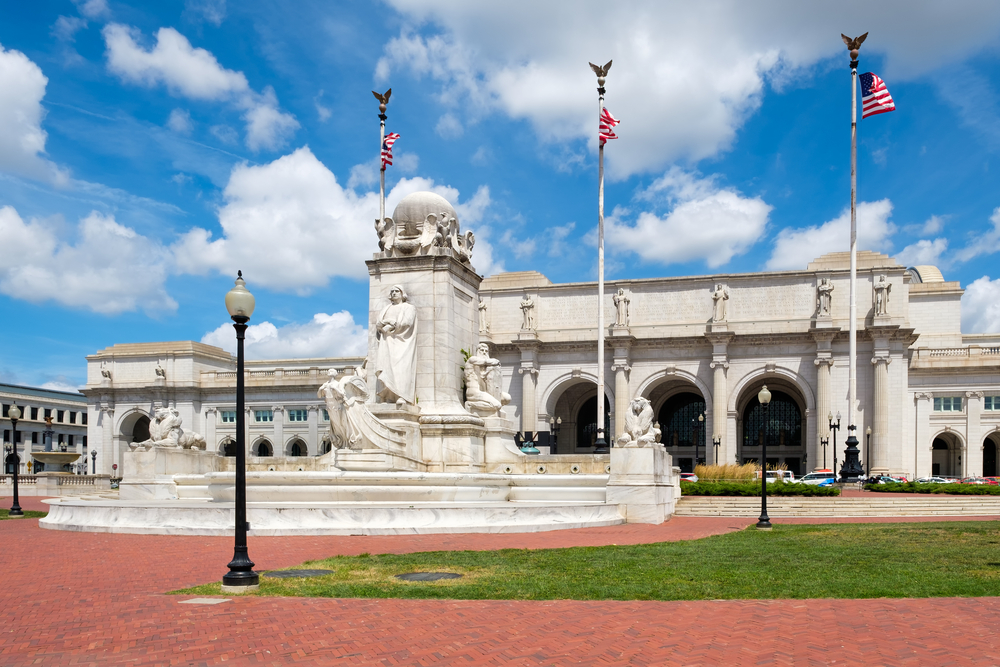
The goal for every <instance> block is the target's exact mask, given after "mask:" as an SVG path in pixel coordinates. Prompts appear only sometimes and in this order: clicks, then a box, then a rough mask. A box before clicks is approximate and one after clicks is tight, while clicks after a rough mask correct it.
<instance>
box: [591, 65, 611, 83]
mask: <svg viewBox="0 0 1000 667" xmlns="http://www.w3.org/2000/svg"><path fill="white" fill-rule="evenodd" d="M611 63H612V61H611V60H609V61H608V64H607V65H605V66H604V67H601V66H599V65H595V64H594V63H589V65H590V69H592V70H594V74H596V75H597V76H598V77H599V78H601V79H603V78H604V77H606V76H607V75H608V70H610V69H611Z"/></svg>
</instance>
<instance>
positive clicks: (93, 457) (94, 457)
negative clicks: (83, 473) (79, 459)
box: [90, 449, 97, 475]
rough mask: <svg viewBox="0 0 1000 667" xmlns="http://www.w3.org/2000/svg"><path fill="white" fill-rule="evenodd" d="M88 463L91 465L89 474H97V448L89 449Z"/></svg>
mask: <svg viewBox="0 0 1000 667" xmlns="http://www.w3.org/2000/svg"><path fill="white" fill-rule="evenodd" d="M90 463H91V465H92V466H93V468H91V472H90V474H91V475H96V474H97V450H96V449H92V450H90Z"/></svg>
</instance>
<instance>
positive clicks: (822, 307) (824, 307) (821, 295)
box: [816, 278, 833, 317]
mask: <svg viewBox="0 0 1000 667" xmlns="http://www.w3.org/2000/svg"><path fill="white" fill-rule="evenodd" d="M831 292H833V283H831V282H830V279H829V278H823V280H821V281H820V283H819V285H817V286H816V313H817V315H819V316H820V317H829V315H830V302H831V297H832V296H833V295H832V294H831Z"/></svg>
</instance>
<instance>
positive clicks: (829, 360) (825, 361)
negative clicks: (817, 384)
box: [813, 357, 833, 366]
mask: <svg viewBox="0 0 1000 667" xmlns="http://www.w3.org/2000/svg"><path fill="white" fill-rule="evenodd" d="M813 363H814V364H816V365H817V366H824V365H825V366H833V357H817V358H815V359H813Z"/></svg>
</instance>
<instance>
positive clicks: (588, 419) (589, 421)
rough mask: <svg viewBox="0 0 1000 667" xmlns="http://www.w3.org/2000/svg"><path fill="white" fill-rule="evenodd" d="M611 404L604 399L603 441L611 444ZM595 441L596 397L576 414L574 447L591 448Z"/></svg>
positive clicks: (591, 398) (589, 400)
mask: <svg viewBox="0 0 1000 667" xmlns="http://www.w3.org/2000/svg"><path fill="white" fill-rule="evenodd" d="M612 437H613V436H612V433H611V404H610V403H608V397H607V396H605V397H604V441H605V442H606V443H608V444H609V445H610V444H611V439H612ZM596 441H597V396H596V395H595V396H591V397H590V398H589V399H587V400H586V401H584V403H583V405H582V406H580V410H579V412H577V413H576V446H577V447H593V446H594V443H595V442H596Z"/></svg>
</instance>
